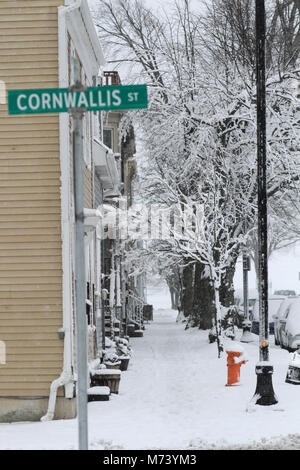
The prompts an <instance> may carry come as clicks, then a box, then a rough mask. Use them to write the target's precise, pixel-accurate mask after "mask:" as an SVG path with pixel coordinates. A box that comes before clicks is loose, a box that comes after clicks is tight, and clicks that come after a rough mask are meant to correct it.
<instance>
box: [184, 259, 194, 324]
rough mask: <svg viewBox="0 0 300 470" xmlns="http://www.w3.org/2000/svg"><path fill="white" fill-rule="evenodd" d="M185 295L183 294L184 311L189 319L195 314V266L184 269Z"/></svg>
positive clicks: (191, 265)
mask: <svg viewBox="0 0 300 470" xmlns="http://www.w3.org/2000/svg"><path fill="white" fill-rule="evenodd" d="M182 283H183V293H182V306H181V308H182V311H183V315H184V316H185V317H186V318H187V317H190V316H191V315H192V313H193V303H194V265H193V264H189V265H188V266H186V267H185V268H183V274H182Z"/></svg>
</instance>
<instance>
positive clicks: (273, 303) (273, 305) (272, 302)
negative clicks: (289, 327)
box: [252, 295, 286, 321]
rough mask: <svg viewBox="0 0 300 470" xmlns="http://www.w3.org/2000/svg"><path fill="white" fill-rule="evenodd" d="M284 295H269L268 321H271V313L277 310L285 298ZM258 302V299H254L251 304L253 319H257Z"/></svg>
mask: <svg viewBox="0 0 300 470" xmlns="http://www.w3.org/2000/svg"><path fill="white" fill-rule="evenodd" d="M285 298H286V297H282V296H280V295H270V297H269V300H268V306H269V309H268V310H269V321H273V318H272V317H273V315H275V314H276V313H277V312H278V309H279V307H280V306H281V304H282V302H283V301H284V300H285ZM258 307H259V302H258V299H257V300H256V301H255V304H254V306H253V313H252V315H253V320H254V321H259V309H258Z"/></svg>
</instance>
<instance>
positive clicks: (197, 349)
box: [0, 310, 300, 449]
mask: <svg viewBox="0 0 300 470" xmlns="http://www.w3.org/2000/svg"><path fill="white" fill-rule="evenodd" d="M175 316H176V314H175V312H172V311H169V310H158V311H156V312H155V321H154V322H153V323H151V324H150V325H147V329H146V331H145V335H144V338H132V339H131V344H132V346H133V349H134V357H133V358H132V360H131V363H130V366H129V370H128V371H127V372H124V373H122V379H121V384H120V394H119V395H112V396H111V399H110V401H109V402H98V403H95V402H94V403H90V404H89V426H90V427H89V437H90V448H91V449H103V448H106V449H118V448H123V449H189V448H190V449H203V448H204V449H205V448H207V449H208V448H215V449H219V448H222V447H227V448H228V447H229V448H298V449H300V435H299V434H298V435H297V434H296V433H300V408H299V406H297V405H295V404H297V403H298V402H299V393H300V387H297V386H293V385H290V384H286V383H285V382H284V379H285V374H286V370H287V362H288V353H287V352H286V351H282V350H280V349H279V348H278V347H275V346H273V347H272V348H271V359H272V361H273V363H274V376H273V378H274V380H273V382H274V389H275V391H276V393H277V394H278V396H279V400H280V401H279V405H277V406H275V407H253V406H249V401H250V399H251V397H252V396H253V393H254V390H255V384H256V375H255V363H256V361H257V344H254V343H251V344H248V345H246V347H245V349H246V352H247V354H248V356H249V362H248V363H247V365H246V366H243V368H242V371H241V386H239V387H225V386H224V385H225V383H226V377H227V375H226V374H227V370H226V358H225V356H226V355H224V356H223V357H222V358H221V359H217V353H216V345H215V344H208V341H207V332H202V331H199V330H195V329H193V330H187V331H184V325H182V324H176V322H175ZM246 408H248V411H246ZM288 435H289V436H288ZM262 438H263V439H264V440H263V441H260V440H261V439H262ZM270 438H272V439H271V440H270ZM276 438H278V439H276ZM253 441H256V442H253ZM258 441H260V442H258ZM76 446H77V423H76V420H66V421H53V422H49V423H14V424H1V425H0V449H75V448H76Z"/></svg>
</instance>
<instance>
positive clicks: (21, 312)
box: [0, 0, 64, 397]
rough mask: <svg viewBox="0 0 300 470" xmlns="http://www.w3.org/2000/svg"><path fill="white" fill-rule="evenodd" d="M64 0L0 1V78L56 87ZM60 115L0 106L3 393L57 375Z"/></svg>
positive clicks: (31, 393) (22, 390)
mask: <svg viewBox="0 0 300 470" xmlns="http://www.w3.org/2000/svg"><path fill="white" fill-rule="evenodd" d="M63 3H64V2H63V0H16V1H3V0H0V80H3V81H5V83H6V86H7V89H18V88H19V89H25V88H31V89H32V88H48V87H58V15H57V7H58V6H60V5H63ZM60 185H61V184H60V154H59V119H58V116H56V115H49V116H23V117H15V116H8V114H7V107H6V106H3V105H0V340H2V341H5V343H6V353H7V357H6V361H7V363H6V365H1V366H0V397H1V396H6V397H8V396H9V397H12V396H16V397H21V396H23V397H36V396H48V395H49V388H50V384H51V382H52V381H53V380H54V379H55V378H57V376H58V375H60V373H61V369H62V363H63V341H61V340H60V339H59V338H58V329H59V328H60V327H62V259H61V201H60Z"/></svg>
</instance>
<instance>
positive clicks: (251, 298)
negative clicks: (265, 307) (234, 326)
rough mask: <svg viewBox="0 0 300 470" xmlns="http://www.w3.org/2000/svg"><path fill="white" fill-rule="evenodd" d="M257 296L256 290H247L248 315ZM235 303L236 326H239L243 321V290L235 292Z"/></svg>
mask: <svg viewBox="0 0 300 470" xmlns="http://www.w3.org/2000/svg"><path fill="white" fill-rule="evenodd" d="M257 298H258V293H257V290H256V289H249V292H248V305H249V316H251V314H252V311H253V307H254V304H255V301H256V299H257ZM235 305H236V306H237V309H238V316H239V322H238V323H239V324H238V326H239V327H241V326H242V323H243V321H244V301H243V292H242V291H241V290H240V291H238V292H237V295H236V297H235Z"/></svg>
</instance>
